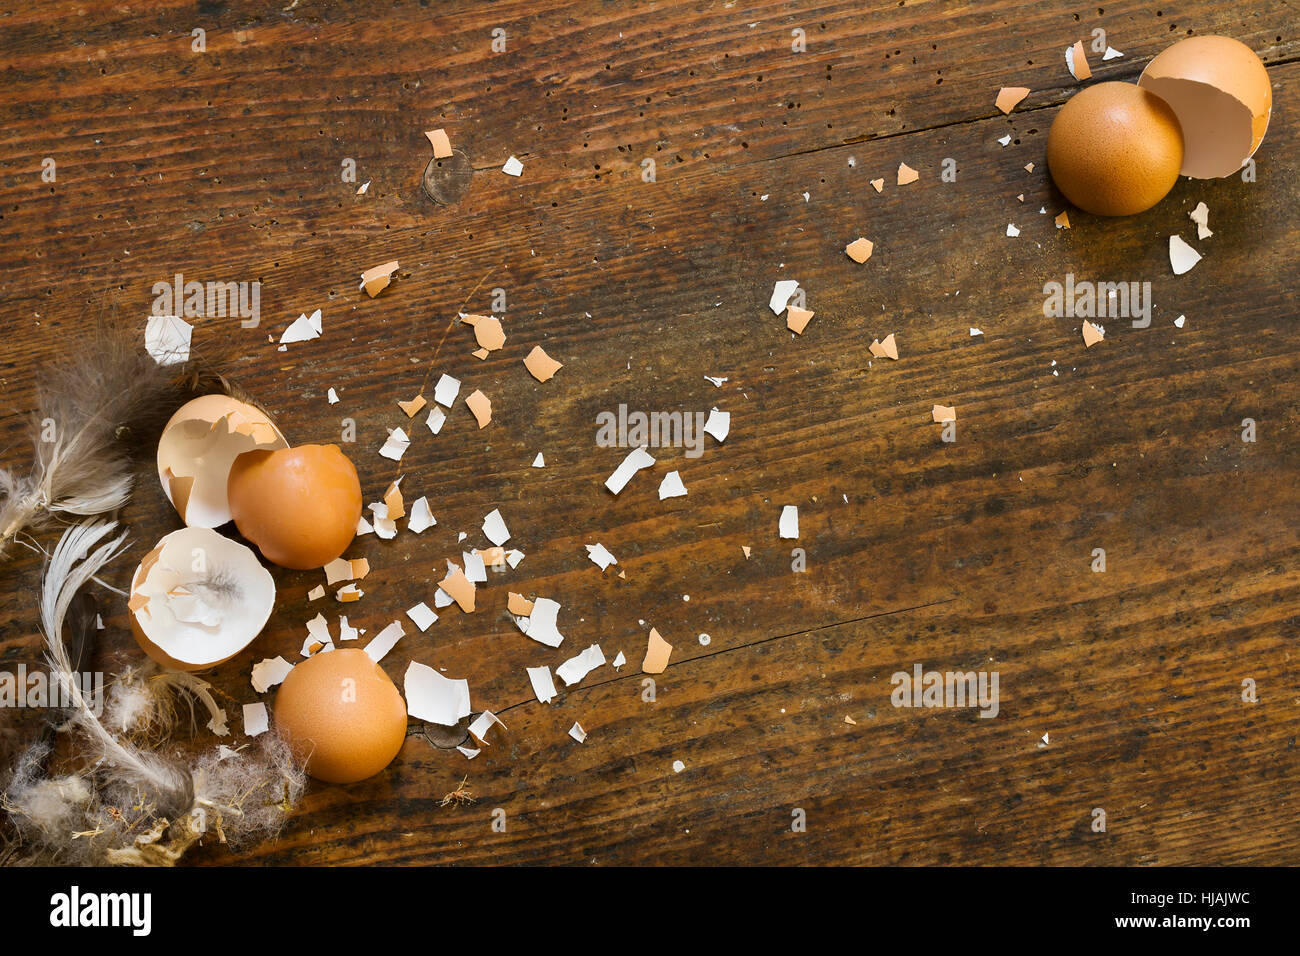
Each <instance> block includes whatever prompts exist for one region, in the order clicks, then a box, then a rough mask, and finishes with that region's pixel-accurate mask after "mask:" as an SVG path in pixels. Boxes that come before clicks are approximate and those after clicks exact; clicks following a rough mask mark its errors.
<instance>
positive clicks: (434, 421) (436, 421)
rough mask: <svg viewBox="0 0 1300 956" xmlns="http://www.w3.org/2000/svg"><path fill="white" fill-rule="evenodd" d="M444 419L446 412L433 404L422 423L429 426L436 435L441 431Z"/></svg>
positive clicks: (445, 418) (445, 419)
mask: <svg viewBox="0 0 1300 956" xmlns="http://www.w3.org/2000/svg"><path fill="white" fill-rule="evenodd" d="M446 421H447V413H446V412H444V411H443V410H442V409H441V408H439V407H438V406H437V405H434V406H433V408H431V409H429V417H428V418H426V419H425V420H424V424H425V425H427V426H428V427H429V431H431V432H433V433H434V434H435V435H436V434H438V432H440V431H442V426H443V425H444V424H445V423H446Z"/></svg>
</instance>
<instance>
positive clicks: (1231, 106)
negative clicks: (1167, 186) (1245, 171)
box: [1138, 36, 1273, 179]
mask: <svg viewBox="0 0 1300 956" xmlns="http://www.w3.org/2000/svg"><path fill="white" fill-rule="evenodd" d="M1138 86H1140V87H1142V88H1143V89H1146V90H1150V91H1151V92H1152V93H1154V94H1155V95H1156V96H1158V97H1160V98H1161V99H1162V100H1163V101H1164V102H1166V103H1168V104H1169V106H1170V108H1171V109H1172V110H1173V112H1174V113H1175V114H1176V115H1177V117H1178V122H1179V124H1180V125H1181V126H1182V134H1183V142H1184V147H1185V148H1184V151H1183V157H1182V167H1181V170H1180V172H1181V174H1182V175H1184V176H1190V177H1191V178H1192V179H1217V178H1219V177H1221V176H1231V175H1232V174H1233V173H1235V172H1237V171H1238V170H1239V169H1241V167H1242V166H1244V165H1245V164H1246V161H1247V160H1248V159H1250V157H1251V156H1253V155H1254V154H1255V150H1257V149H1258V148H1259V144H1260V142H1261V141H1262V140H1263V139H1264V133H1265V132H1266V131H1267V130H1268V121H1269V117H1270V116H1271V115H1272V112H1273V87H1272V84H1271V83H1270V81H1269V77H1268V70H1266V69H1265V68H1264V64H1263V62H1262V61H1261V60H1260V58H1259V57H1258V56H1256V55H1255V51H1254V50H1252V49H1251V48H1250V47H1248V46H1246V44H1244V43H1242V42H1241V41H1240V40H1234V39H1232V38H1231V37H1223V36H1195V37H1188V38H1186V39H1184V40H1179V41H1178V42H1177V43H1175V44H1174V45H1173V46H1171V47H1169V48H1167V49H1165V50H1164V51H1162V52H1161V53H1159V54H1158V55H1157V56H1156V57H1155V58H1154V59H1152V60H1151V62H1150V63H1148V64H1147V66H1146V69H1145V70H1143V71H1142V75H1141V76H1140V77H1139V78H1138Z"/></svg>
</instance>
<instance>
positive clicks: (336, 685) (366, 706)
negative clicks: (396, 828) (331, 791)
mask: <svg viewBox="0 0 1300 956" xmlns="http://www.w3.org/2000/svg"><path fill="white" fill-rule="evenodd" d="M274 710H275V726H276V729H277V730H278V731H279V732H280V733H281V734H282V735H283V736H284V738H285V740H286V741H288V743H289V746H290V747H291V748H292V750H293V752H294V754H295V755H296V756H297V757H298V759H300V760H304V761H305V762H306V765H307V773H309V774H311V775H312V776H313V777H315V778H316V779H317V780H324V781H326V782H328V783H355V782H356V781H358V780H364V779H366V778H367V777H373V776H374V775H375V774H377V773H379V771H381V770H383V769H384V768H385V767H387V766H388V765H389V764H390V763H391V762H392V760H393V758H394V757H396V756H397V754H398V752H399V751H400V750H401V749H402V744H403V743H405V741H406V723H407V719H406V716H407V715H406V702H405V701H404V700H402V695H401V694H400V693H399V692H398V690H397V686H396V685H395V684H394V683H393V682H392V680H391V679H390V678H389V676H388V675H387V674H386V673H384V669H383V668H382V667H380V666H379V665H378V664H376V663H375V662H374V661H373V660H371V658H370V655H369V654H367V653H366V652H365V651H364V650H361V649H359V648H341V649H338V650H332V651H321V652H320V653H319V654H316V655H315V656H313V657H309V658H307V660H305V661H303V662H302V663H300V664H297V665H296V666H295V667H294V668H293V670H291V671H290V672H289V675H288V676H287V677H286V678H285V679H284V682H283V683H282V684H281V685H280V689H279V691H278V692H277V693H276V695H275V708H274Z"/></svg>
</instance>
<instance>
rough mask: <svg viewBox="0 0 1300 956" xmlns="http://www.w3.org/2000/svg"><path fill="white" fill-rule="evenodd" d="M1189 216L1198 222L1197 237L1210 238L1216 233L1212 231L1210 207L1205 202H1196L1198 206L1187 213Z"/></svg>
mask: <svg viewBox="0 0 1300 956" xmlns="http://www.w3.org/2000/svg"><path fill="white" fill-rule="evenodd" d="M1187 217H1188V218H1189V219H1191V220H1192V222H1194V223H1196V238H1197V239H1208V238H1210V236H1212V235H1214V233H1213V232H1211V231H1210V207H1209V206H1207V205H1205V203H1204V202H1199V203H1197V204H1196V208H1195V209H1193V210H1192V211H1191V212H1189V213H1188V214H1187Z"/></svg>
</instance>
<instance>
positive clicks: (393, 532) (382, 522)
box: [375, 515, 397, 541]
mask: <svg viewBox="0 0 1300 956" xmlns="http://www.w3.org/2000/svg"><path fill="white" fill-rule="evenodd" d="M375 534H377V535H379V537H381V538H383V539H384V540H385V541H391V540H392V539H393V538H396V537H397V522H396V521H394V520H393V519H392V518H381V517H379V516H378V515H375Z"/></svg>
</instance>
